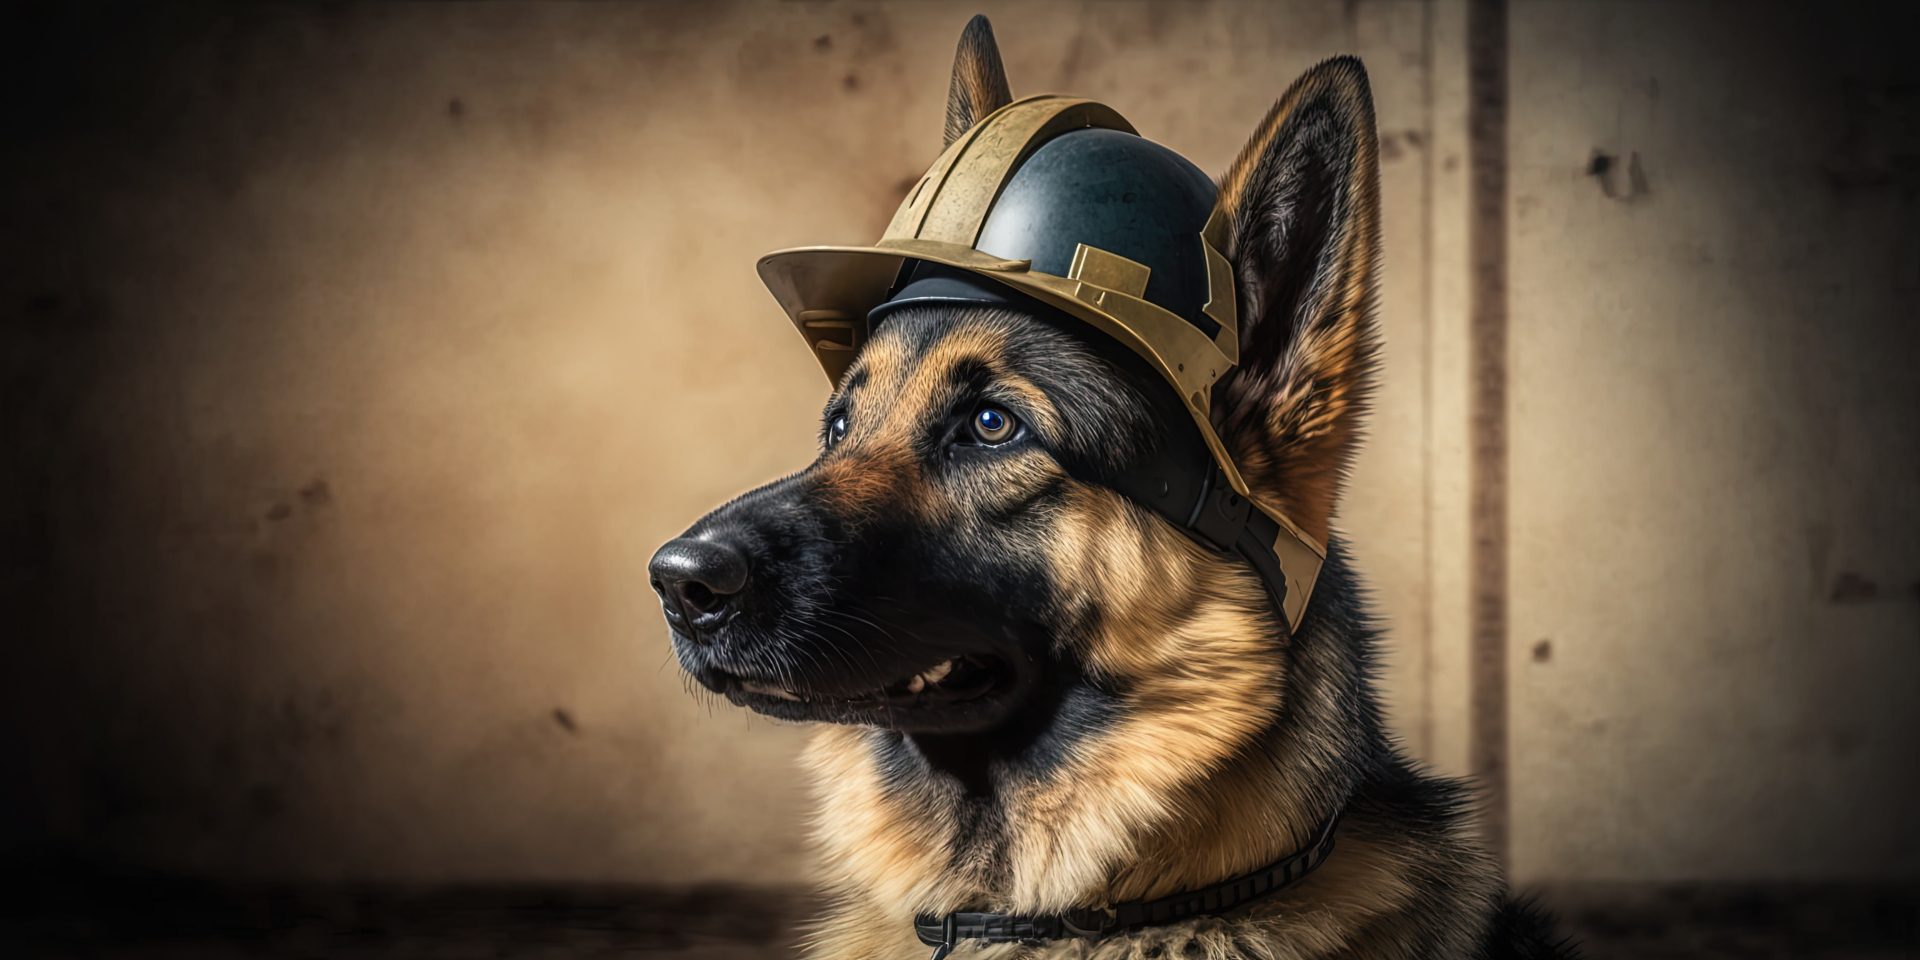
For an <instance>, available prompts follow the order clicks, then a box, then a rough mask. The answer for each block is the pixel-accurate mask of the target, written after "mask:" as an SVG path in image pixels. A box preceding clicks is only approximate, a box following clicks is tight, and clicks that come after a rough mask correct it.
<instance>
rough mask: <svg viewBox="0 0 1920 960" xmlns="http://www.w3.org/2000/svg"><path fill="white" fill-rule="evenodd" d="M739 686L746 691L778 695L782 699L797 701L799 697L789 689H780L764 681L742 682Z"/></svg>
mask: <svg viewBox="0 0 1920 960" xmlns="http://www.w3.org/2000/svg"><path fill="white" fill-rule="evenodd" d="M740 687H741V689H743V690H745V691H747V692H748V693H758V694H761V695H763V696H768V697H779V698H780V699H782V700H793V701H796V702H797V701H798V700H799V699H800V698H799V697H798V696H796V695H795V694H794V692H793V691H791V690H782V689H780V688H779V687H770V686H767V685H766V684H764V683H743V684H741V685H740Z"/></svg>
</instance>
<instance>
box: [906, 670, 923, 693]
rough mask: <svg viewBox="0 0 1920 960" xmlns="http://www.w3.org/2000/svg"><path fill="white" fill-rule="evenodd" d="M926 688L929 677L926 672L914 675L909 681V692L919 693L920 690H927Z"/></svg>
mask: <svg viewBox="0 0 1920 960" xmlns="http://www.w3.org/2000/svg"><path fill="white" fill-rule="evenodd" d="M926 688H927V678H926V676H925V675H924V674H922V675H921V676H917V677H914V678H913V679H912V680H908V681H907V692H908V693H919V692H920V691H922V690H925V689H926Z"/></svg>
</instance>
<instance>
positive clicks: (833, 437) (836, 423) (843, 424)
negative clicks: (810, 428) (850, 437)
mask: <svg viewBox="0 0 1920 960" xmlns="http://www.w3.org/2000/svg"><path fill="white" fill-rule="evenodd" d="M846 436H847V415H846V414H844V413H843V414H841V415H839V416H837V417H834V418H833V422H832V423H829V424H827V446H829V447H831V446H833V445H834V444H836V443H839V442H840V441H841V440H844V439H846Z"/></svg>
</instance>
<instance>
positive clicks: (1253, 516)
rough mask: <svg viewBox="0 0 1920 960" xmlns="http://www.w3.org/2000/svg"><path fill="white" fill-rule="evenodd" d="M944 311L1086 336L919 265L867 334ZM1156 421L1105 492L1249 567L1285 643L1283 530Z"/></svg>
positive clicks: (1192, 435)
mask: <svg viewBox="0 0 1920 960" xmlns="http://www.w3.org/2000/svg"><path fill="white" fill-rule="evenodd" d="M943 304H946V305H966V306H974V307H980V306H987V307H999V308H1003V309H1007V308H1011V309H1018V310H1022V311H1026V312H1029V313H1033V314H1035V315H1038V316H1045V317H1050V318H1056V319H1058V321H1059V322H1060V324H1061V325H1062V326H1064V327H1065V328H1067V329H1070V330H1080V329H1085V324H1083V323H1081V322H1080V321H1078V320H1075V319H1074V318H1073V317H1071V316H1069V315H1068V314H1066V313H1064V312H1063V311H1060V310H1057V309H1054V308H1053V307H1050V306H1047V305H1046V304H1043V303H1041V302H1039V301H1038V300H1034V299H1032V298H1030V297H1027V296H1024V295H1022V294H1020V293H1019V292H1018V291H1015V290H1013V289H1012V288H1010V287H1005V286H1002V285H1000V284H996V283H994V282H993V281H991V280H988V279H985V278H983V277H981V276H979V275H978V274H974V273H969V272H967V271H964V270H958V269H955V268H952V267H945V266H941V265H939V264H933V263H927V262H924V261H908V263H907V264H906V265H905V266H904V267H903V268H902V270H901V278H900V280H899V282H898V283H897V284H896V286H895V288H894V290H893V292H892V294H891V296H889V297H888V299H887V300H886V301H884V302H882V303H881V304H880V305H879V306H877V307H874V308H873V309H872V310H871V311H869V312H868V313H867V329H868V330H874V329H877V328H878V327H879V325H880V324H881V323H882V322H883V321H884V320H885V319H886V317H887V315H888V314H890V313H892V312H893V311H895V310H898V309H901V308H903V307H910V306H938V305H943ZM1093 335H1096V336H1097V334H1093ZM1136 380H1137V381H1138V382H1140V384H1141V385H1142V387H1143V389H1145V390H1150V391H1166V390H1168V389H1170V388H1169V387H1168V386H1167V384H1166V383H1165V382H1164V381H1162V380H1160V379H1159V378H1158V377H1153V376H1150V375H1148V374H1146V373H1144V372H1143V373H1141V374H1139V375H1138V376H1137V377H1136ZM1160 419H1161V420H1162V421H1163V422H1162V423H1161V424H1160V430H1159V438H1158V439H1159V442H1158V443H1157V444H1155V445H1154V448H1153V449H1152V450H1151V451H1150V452H1149V453H1147V454H1145V455H1143V456H1140V457H1136V458H1135V459H1134V460H1133V462H1130V463H1128V464H1126V465H1125V466H1124V467H1122V468H1121V470H1120V471H1119V472H1118V473H1117V474H1116V475H1114V476H1112V477H1110V478H1109V480H1108V482H1109V486H1111V487H1112V488H1113V489H1114V490H1115V491H1117V492H1119V493H1120V494H1121V495H1123V496H1125V497H1127V498H1128V499H1130V500H1132V501H1133V502H1135V503H1137V504H1139V505H1141V506H1143V507H1146V508H1147V509H1149V510H1152V511H1154V512H1155V513H1158V514H1160V515H1161V516H1162V517H1165V518H1166V519H1167V521H1168V522H1170V523H1172V524H1173V525H1174V526H1175V527H1177V528H1179V529H1180V531H1181V532H1183V533H1185V534H1186V535H1187V536H1189V537H1191V538H1192V539H1193V540H1195V541H1196V542H1198V543H1200V544H1201V545H1202V546H1205V547H1207V548H1209V549H1211V550H1214V551H1215V552H1218V553H1225V554H1232V555H1234V556H1237V557H1239V558H1240V559H1241V560H1242V561H1243V562H1245V563H1246V564H1247V565H1248V566H1249V567H1252V568H1253V571H1254V573H1255V574H1256V575H1258V576H1259V577H1260V582H1261V584H1262V585H1263V586H1264V587H1265V588H1266V590H1267V595H1268V596H1269V597H1270V598H1271V599H1272V601H1273V608H1274V614H1275V618H1276V620H1277V622H1278V623H1279V626H1280V632H1281V636H1282V637H1283V638H1284V637H1286V636H1288V635H1289V634H1290V633H1291V626H1290V624H1289V620H1288V617H1287V613H1286V610H1287V589H1288V588H1287V578H1286V574H1285V572H1284V571H1283V570H1282V568H1281V564H1280V558H1279V557H1278V556H1277V555H1276V554H1275V553H1274V547H1273V545H1274V543H1275V542H1276V541H1277V540H1279V539H1280V537H1281V533H1282V531H1281V529H1280V524H1279V523H1278V522H1277V521H1275V520H1274V519H1273V518H1272V517H1270V516H1268V515H1267V513H1266V511H1264V510H1260V509H1258V508H1257V507H1255V506H1254V504H1253V503H1252V502H1251V501H1249V500H1248V499H1247V498H1246V497H1244V496H1241V495H1240V493H1239V492H1238V491H1236V490H1234V489H1233V486H1232V484H1230V483H1229V482H1228V481H1227V476H1226V473H1225V472H1224V471H1222V470H1221V469H1220V464H1219V462H1218V461H1217V460H1215V459H1214V457H1213V453H1212V452H1211V451H1210V450H1208V449H1207V446H1206V444H1205V442H1204V441H1202V440H1201V438H1200V433H1199V430H1198V429H1196V428H1195V427H1194V425H1193V422H1192V420H1191V419H1190V418H1189V417H1188V416H1187V415H1186V414H1185V413H1183V412H1179V408H1178V407H1170V408H1169V413H1168V415H1167V416H1165V417H1162V418H1160Z"/></svg>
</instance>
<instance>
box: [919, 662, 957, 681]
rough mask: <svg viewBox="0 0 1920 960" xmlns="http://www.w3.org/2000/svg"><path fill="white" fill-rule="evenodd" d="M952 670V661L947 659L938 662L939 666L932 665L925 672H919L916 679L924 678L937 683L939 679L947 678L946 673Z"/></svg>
mask: <svg viewBox="0 0 1920 960" xmlns="http://www.w3.org/2000/svg"><path fill="white" fill-rule="evenodd" d="M952 672H953V661H952V660H948V661H946V662H944V663H942V664H940V665H939V666H937V667H934V668H933V669H932V670H928V671H927V672H926V673H923V674H921V675H920V676H919V677H918V678H916V679H920V680H925V681H926V682H928V683H939V682H940V681H942V680H945V679H946V678H947V674H949V673H952Z"/></svg>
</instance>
